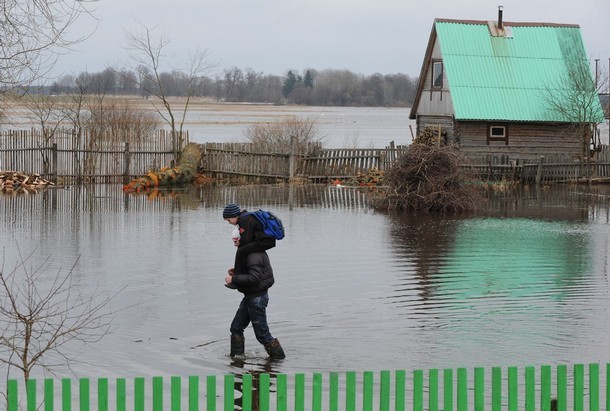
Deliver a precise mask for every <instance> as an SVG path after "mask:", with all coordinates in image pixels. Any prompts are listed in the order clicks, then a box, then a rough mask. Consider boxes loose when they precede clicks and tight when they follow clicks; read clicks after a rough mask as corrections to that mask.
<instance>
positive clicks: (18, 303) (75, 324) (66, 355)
mask: <svg viewBox="0 0 610 411" xmlns="http://www.w3.org/2000/svg"><path fill="white" fill-rule="evenodd" d="M32 255H33V253H31V254H29V255H28V256H26V257H25V258H24V257H23V256H21V254H20V261H19V262H18V263H17V264H16V265H15V268H14V269H12V270H11V271H10V272H8V273H6V272H5V271H4V259H3V264H2V266H1V267H0V364H5V365H7V366H8V367H7V377H8V376H10V374H11V369H12V368H16V369H18V370H19V372H20V373H21V374H22V375H23V378H24V379H25V380H26V381H27V380H28V379H29V378H30V376H31V374H32V370H33V369H34V368H36V367H41V368H42V369H44V370H45V371H46V372H51V373H53V370H55V369H56V368H57V367H60V366H67V367H68V368H69V367H70V365H71V364H72V363H73V361H74V360H75V359H76V358H75V354H74V353H75V352H76V351H75V348H78V346H81V345H83V344H89V343H94V342H97V341H99V340H100V339H101V338H103V337H104V336H105V335H107V334H108V332H109V331H110V325H111V320H112V316H113V314H112V312H111V311H110V307H109V303H110V301H111V298H110V297H102V296H101V295H100V294H98V293H95V294H93V295H91V296H88V295H84V294H82V293H80V292H79V291H78V290H79V287H78V283H77V281H76V279H75V275H74V268H75V266H76V263H75V264H74V266H72V268H71V269H70V270H69V271H67V272H62V271H61V270H59V271H58V272H57V273H56V274H55V275H49V269H50V261H49V259H47V260H45V261H44V262H43V263H42V264H40V265H39V266H38V267H30V266H29V265H28V264H29V263H28V261H29V259H30V258H31V257H32ZM77 262H78V261H77Z"/></svg>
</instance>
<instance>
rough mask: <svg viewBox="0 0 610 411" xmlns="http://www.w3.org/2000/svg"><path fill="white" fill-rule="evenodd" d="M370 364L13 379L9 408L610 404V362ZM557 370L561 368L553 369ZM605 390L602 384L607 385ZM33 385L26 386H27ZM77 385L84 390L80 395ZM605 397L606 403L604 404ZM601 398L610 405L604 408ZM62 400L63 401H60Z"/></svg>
mask: <svg viewBox="0 0 610 411" xmlns="http://www.w3.org/2000/svg"><path fill="white" fill-rule="evenodd" d="M486 371H487V370H486V369H485V368H474V369H473V370H472V372H469V371H468V370H467V369H466V368H458V369H456V370H453V369H442V370H439V369H431V370H428V371H427V372H424V371H423V370H415V371H413V372H412V373H407V372H406V371H405V370H397V371H394V372H391V371H380V372H378V373H376V372H372V371H364V372H363V373H361V374H359V373H357V372H352V371H350V372H345V373H337V372H330V373H328V374H323V373H313V374H311V376H309V377H308V376H306V374H303V373H297V374H295V375H294V376H292V377H289V376H288V375H286V374H275V375H272V374H268V373H261V374H243V375H234V374H227V375H224V377H216V376H206V377H204V378H201V379H200V377H198V376H190V377H186V378H182V377H177V376H173V377H169V379H164V378H163V377H152V378H151V379H149V380H147V379H146V378H143V377H136V378H134V379H133V380H127V379H125V378H117V379H116V380H113V381H111V380H109V379H107V378H98V379H97V380H94V381H93V385H94V386H93V387H92V380H91V379H89V378H81V379H78V380H76V381H73V380H71V379H69V378H66V379H62V380H60V381H56V380H53V379H44V380H43V381H42V384H40V385H39V384H38V382H37V381H36V380H35V379H30V380H28V381H27V384H26V385H25V387H23V386H22V383H20V382H19V381H18V380H13V379H10V380H8V384H7V387H6V390H5V392H6V393H7V396H6V401H7V402H6V409H8V410H10V411H13V410H20V409H27V410H31V411H34V410H45V411H52V410H55V409H61V410H63V411H69V410H72V409H79V410H91V409H96V408H97V409H98V410H117V411H122V410H127V409H130V410H131V409H133V410H135V411H144V410H153V411H160V410H165V409H168V410H172V411H178V410H190V411H194V410H208V411H213V410H224V411H228V410H235V409H240V410H272V409H274V410H278V411H286V410H295V411H304V410H305V409H311V410H317V411H322V410H329V411H338V410H346V411H355V410H363V411H372V410H381V411H386V410H387V411H389V410H397V411H399V410H413V411H423V410H430V411H440V410H444V411H449V410H457V411H466V410H492V411H498V410H510V411H517V410H519V411H521V410H525V411H535V410H541V411H552V410H575V411H581V410H582V411H584V410H585V409H586V410H589V411H597V410H600V409H606V410H609V409H610V402H609V399H610V383H609V382H608V378H607V377H608V375H609V373H610V364H606V367H605V370H602V372H601V373H600V366H599V364H589V365H588V367H587V366H585V365H583V364H576V365H573V366H572V367H571V370H569V369H568V366H566V365H557V366H554V367H553V366H550V365H543V366H540V367H539V368H538V369H537V368H535V367H533V366H528V367H524V368H522V369H520V368H518V367H508V368H505V369H503V368H501V367H493V368H491V369H490V372H486ZM553 371H554V372H553ZM603 387H605V390H603V391H600V388H601V389H603ZM23 388H25V389H23ZM76 391H77V392H78V394H76ZM604 401H605V403H604ZM600 404H604V407H603V408H600ZM56 407H57V408H56Z"/></svg>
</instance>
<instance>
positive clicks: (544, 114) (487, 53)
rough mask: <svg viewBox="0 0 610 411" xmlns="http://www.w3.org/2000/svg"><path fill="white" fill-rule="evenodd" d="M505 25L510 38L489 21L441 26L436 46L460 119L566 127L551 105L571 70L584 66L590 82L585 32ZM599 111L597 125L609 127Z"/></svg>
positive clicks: (437, 26)
mask: <svg viewBox="0 0 610 411" xmlns="http://www.w3.org/2000/svg"><path fill="white" fill-rule="evenodd" d="M504 25H505V27H510V34H511V36H510V37H508V36H507V37H504V36H492V35H491V34H490V28H489V27H488V23H487V22H485V21H462V20H440V19H437V20H435V23H434V26H433V30H432V34H431V41H432V39H433V38H437V39H438V42H439V46H440V50H441V53H442V59H443V65H444V70H445V73H446V76H447V82H448V87H449V90H450V93H451V97H452V99H453V107H454V111H455V112H454V115H455V118H456V119H462V120H513V121H545V122H547V121H548V122H557V121H566V119H565V118H564V117H562V115H561V114H560V113H557V112H554V111H552V110H550V109H549V108H548V107H549V104H548V102H547V100H548V99H549V93H555V92H560V91H559V90H556V89H557V88H558V87H564V85H565V81H563V82H562V81H561V80H562V79H564V78H566V77H567V76H568V73H569V71H570V67H583V65H584V66H586V72H587V73H588V74H587V76H590V70H589V68H588V59H587V57H586V53H585V49H584V45H583V42H582V37H581V33H580V28H579V26H577V25H557V24H542V23H510V22H506V23H504ZM429 49H430V43H429ZM424 65H426V62H424ZM424 70H425V67H422V75H424ZM590 81H591V82H592V78H591V80H590ZM562 84H563V85H562ZM420 87H421V82H420ZM420 91H421V90H419V91H418V93H419V92H420ZM564 92H565V91H564ZM416 102H417V100H416ZM414 108H415V107H414ZM597 111H598V110H597V109H594V110H593V111H592V113H593V114H592V117H593V119H594V120H596V121H603V113H602V110H601V105H600V106H599V113H598V112H597ZM600 118H601V120H600Z"/></svg>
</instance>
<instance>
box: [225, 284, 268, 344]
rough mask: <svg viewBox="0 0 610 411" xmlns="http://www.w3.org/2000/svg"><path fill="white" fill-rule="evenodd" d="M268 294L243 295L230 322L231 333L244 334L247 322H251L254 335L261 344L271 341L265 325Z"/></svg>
mask: <svg viewBox="0 0 610 411" xmlns="http://www.w3.org/2000/svg"><path fill="white" fill-rule="evenodd" d="M268 303H269V294H267V293H265V294H263V295H261V296H259V297H252V298H248V297H244V298H243V299H242V300H241V303H239V308H238V309H237V312H236V313H235V317H234V318H233V322H232V323H231V335H239V336H243V335H244V330H245V329H246V327H247V326H248V324H250V323H252V328H253V329H254V335H255V336H256V339H257V340H258V342H259V343H261V344H267V343H269V342H271V341H273V337H272V336H271V332H270V331H269V326H268V325H267V304H268Z"/></svg>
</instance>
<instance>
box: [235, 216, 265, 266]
mask: <svg viewBox="0 0 610 411" xmlns="http://www.w3.org/2000/svg"><path fill="white" fill-rule="evenodd" d="M237 225H238V226H239V233H240V239H239V247H238V248H237V252H236V253H235V264H234V265H233V267H234V268H235V271H236V272H245V271H246V257H247V256H248V254H250V253H255V252H260V251H265V250H268V249H270V248H273V247H275V238H273V237H269V236H268V235H267V234H265V232H264V231H263V226H262V224H261V223H260V222H259V221H258V220H257V219H256V217H254V216H253V215H252V214H248V212H247V211H246V210H244V211H242V213H241V214H240V215H239V218H238V219H237Z"/></svg>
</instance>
